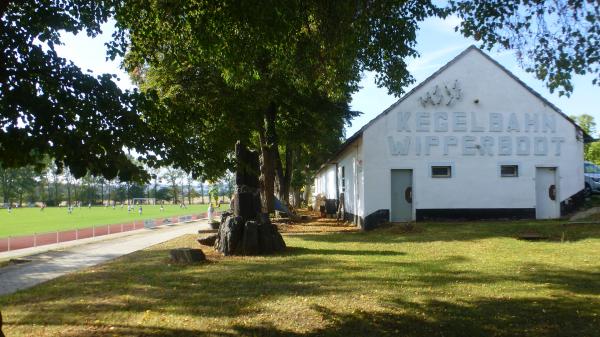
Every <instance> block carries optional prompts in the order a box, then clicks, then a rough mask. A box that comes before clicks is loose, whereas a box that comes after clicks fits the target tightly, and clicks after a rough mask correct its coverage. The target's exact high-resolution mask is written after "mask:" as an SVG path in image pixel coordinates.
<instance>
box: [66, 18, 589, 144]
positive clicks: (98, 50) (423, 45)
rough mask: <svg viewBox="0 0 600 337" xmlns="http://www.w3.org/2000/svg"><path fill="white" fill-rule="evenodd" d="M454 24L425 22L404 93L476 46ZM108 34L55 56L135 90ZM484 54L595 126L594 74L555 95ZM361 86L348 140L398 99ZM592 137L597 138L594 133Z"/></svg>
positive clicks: (83, 39) (71, 40) (510, 62)
mask: <svg viewBox="0 0 600 337" xmlns="http://www.w3.org/2000/svg"><path fill="white" fill-rule="evenodd" d="M459 23H460V19H459V18H457V17H452V16H451V17H448V18H446V19H444V20H442V19H439V18H430V19H427V20H425V21H424V22H423V23H422V24H421V26H420V30H419V32H418V34H417V46H416V49H417V51H418V52H419V54H420V57H419V58H415V59H410V60H409V61H408V62H407V64H408V68H409V71H410V73H411V74H412V76H413V77H414V78H415V80H416V81H415V82H414V84H413V85H412V86H410V87H407V88H406V90H405V92H408V91H409V90H410V89H412V88H413V87H414V86H415V85H417V84H419V83H420V82H422V81H423V80H425V79H426V78H427V77H429V76H430V75H431V74H433V73H434V72H435V71H436V70H438V69H439V68H441V67H442V66H443V65H444V64H446V63H447V62H449V61H450V60H452V59H453V58H454V57H455V56H456V55H458V54H459V53H460V52H462V51H463V50H464V49H466V48H468V47H469V46H470V45H472V44H475V45H477V43H476V41H474V40H472V39H467V38H465V37H463V36H462V35H461V34H459V33H457V32H455V31H454V27H456V26H457V25H458V24H459ZM112 31H113V23H111V22H109V23H106V24H104V25H103V34H101V35H99V36H97V37H96V38H90V37H87V36H86V35H85V34H79V35H77V36H74V35H72V34H63V42H64V45H62V46H58V47H57V52H58V54H59V55H60V56H62V57H64V58H66V59H70V60H72V61H73V62H74V63H75V64H76V65H78V66H79V67H81V68H82V69H83V70H88V69H89V70H91V71H92V72H93V73H96V74H102V73H110V74H116V75H117V76H118V78H119V81H118V82H117V83H118V85H119V86H120V87H121V88H123V89H131V88H133V87H134V86H133V84H132V83H131V81H130V79H129V77H128V75H127V74H126V73H125V72H124V71H123V70H121V68H120V60H116V61H108V60H106V47H105V45H104V44H105V43H106V42H107V41H109V40H110V38H111V33H112ZM488 54H489V55H490V56H491V57H492V58H494V59H495V60H496V61H498V62H499V63H500V64H502V65H503V66H504V67H506V68H507V69H508V70H510V71H511V72H512V73H513V74H515V75H516V76H517V77H519V78H520V79H521V80H522V81H523V82H525V83H526V84H527V85H529V86H530V87H531V88H532V89H534V90H535V91H537V92H538V93H540V94H541V95H542V96H544V97H545V98H546V99H548V100H549V101H550V102H551V103H553V104H554V105H556V106H557V107H558V108H559V109H561V110H562V111H563V112H564V113H565V114H567V115H581V114H589V115H592V116H593V117H594V119H595V120H596V121H597V123H599V126H600V104H597V103H596V104H595V103H593V102H594V101H595V98H596V97H594V96H598V94H599V93H600V87H599V86H594V85H592V79H593V76H591V75H586V76H579V75H575V76H574V78H573V84H574V90H573V93H572V94H571V96H570V97H566V96H563V97H559V96H558V93H554V94H551V93H550V91H549V90H548V89H547V88H546V86H545V85H544V83H543V82H542V81H540V80H538V79H536V78H535V77H534V76H533V74H530V73H527V72H525V71H524V70H523V69H522V68H521V67H520V66H519V64H518V62H517V58H516V57H515V55H514V53H513V52H512V51H506V50H502V51H499V50H493V51H492V52H489V53H488ZM360 86H361V89H360V90H359V91H358V92H356V93H355V94H354V95H353V96H352V103H351V106H352V109H353V110H358V111H361V112H362V113H363V114H362V115H361V116H359V117H357V118H355V119H354V120H353V121H352V125H350V126H347V127H346V130H345V131H346V136H347V137H349V136H351V135H352V134H354V133H355V132H356V131H358V130H359V129H360V128H361V127H362V126H363V125H365V124H366V123H368V122H369V121H370V120H371V119H373V118H375V117H376V116H377V115H378V114H380V113H381V112H383V111H384V110H385V109H387V108H388V107H389V106H390V105H392V104H393V103H394V102H396V101H397V100H398V97H394V96H392V95H389V94H388V93H387V89H386V88H378V87H377V86H376V85H375V83H374V74H373V73H365V74H364V76H363V79H362V81H361V83H360ZM593 136H594V137H597V135H596V134H594V135H593Z"/></svg>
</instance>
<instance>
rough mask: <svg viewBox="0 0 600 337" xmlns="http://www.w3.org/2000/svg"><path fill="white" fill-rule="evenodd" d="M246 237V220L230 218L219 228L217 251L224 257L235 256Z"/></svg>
mask: <svg viewBox="0 0 600 337" xmlns="http://www.w3.org/2000/svg"><path fill="white" fill-rule="evenodd" d="M243 237H244V220H243V219H242V217H239V216H238V217H233V216H229V217H228V218H227V219H225V221H224V222H223V223H221V226H220V227H219V233H218V238H217V240H216V241H215V249H216V250H218V251H219V252H221V253H223V254H224V255H233V254H235V253H236V249H237V248H238V245H239V244H240V242H241V240H242V238H243Z"/></svg>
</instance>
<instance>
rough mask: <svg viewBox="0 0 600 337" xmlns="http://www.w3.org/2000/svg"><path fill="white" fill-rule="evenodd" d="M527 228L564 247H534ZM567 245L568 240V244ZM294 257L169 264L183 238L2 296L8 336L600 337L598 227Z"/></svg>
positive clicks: (486, 229) (331, 247)
mask: <svg viewBox="0 0 600 337" xmlns="http://www.w3.org/2000/svg"><path fill="white" fill-rule="evenodd" d="M524 230H536V231H540V232H543V233H546V234H549V235H551V237H552V238H554V239H557V240H556V241H546V242H526V241H519V240H516V239H515V238H514V236H515V235H516V234H517V233H519V232H521V231H524ZM563 232H564V239H565V241H564V242H561V240H560V238H563ZM284 238H285V240H286V242H287V244H288V246H289V247H288V250H287V252H285V253H283V254H280V255H276V256H270V257H221V256H219V255H216V254H215V253H214V252H213V251H212V249H211V248H209V247H202V248H203V250H204V251H205V252H206V253H207V255H208V257H209V259H210V262H208V263H205V264H202V265H195V266H182V265H173V264H170V263H169V262H168V260H167V258H166V257H167V255H168V250H169V249H170V248H173V247H182V246H189V247H198V244H197V243H195V241H194V239H195V238H194V236H191V235H190V236H184V237H181V238H178V239H175V240H173V241H170V242H168V243H165V244H161V245H158V246H155V247H152V248H151V249H148V250H145V251H140V252H137V253H134V254H131V255H129V256H125V257H122V258H119V259H117V260H115V261H113V262H110V263H107V264H104V265H101V266H98V267H94V268H90V269H87V270H85V271H83V272H79V273H75V274H71V275H68V276H65V277H61V278H59V279H56V280H53V281H50V282H47V283H45V284H42V285H40V286H37V287H34V288H32V289H29V290H26V291H21V292H18V293H16V294H13V295H10V296H4V297H0V309H1V310H2V313H3V315H4V323H5V325H6V326H5V333H6V334H7V336H11V337H13V336H156V337H158V336H445V337H448V336H470V337H472V336H548V337H550V336H565V337H567V336H568V337H573V336H600V259H599V258H598V256H599V253H600V226H598V225H578V226H569V227H566V228H565V227H563V226H562V225H560V224H558V223H557V222H537V223H536V222H487V223H467V224H464V223H448V224H440V223H436V224H419V225H417V226H416V227H415V229H413V230H411V231H410V232H407V231H405V230H404V229H403V228H402V227H399V226H396V227H390V228H386V229H381V230H377V231H372V232H368V233H360V232H359V233H356V232H355V233H352V232H345V233H324V234H297V233H295V234H286V235H285V236H284Z"/></svg>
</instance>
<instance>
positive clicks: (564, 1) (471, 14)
mask: <svg viewBox="0 0 600 337" xmlns="http://www.w3.org/2000/svg"><path fill="white" fill-rule="evenodd" d="M450 8H451V12H453V13H455V14H457V15H458V16H459V17H460V18H461V19H462V20H463V21H462V23H461V24H460V27H459V28H457V29H458V30H460V32H461V33H462V34H463V35H465V36H467V37H473V38H475V39H476V40H480V41H481V43H482V46H483V47H485V48H487V49H491V48H492V47H494V46H500V47H503V48H505V49H512V50H515V51H516V54H517V57H518V58H519V60H520V61H521V63H522V64H523V65H524V67H525V69H526V70H527V71H528V72H532V73H534V74H535V75H536V77H537V78H538V79H540V80H543V81H544V82H546V85H547V87H548V88H549V89H550V92H554V90H557V89H558V93H559V95H567V96H568V95H570V93H571V92H572V91H573V84H572V82H571V80H572V75H573V74H577V75H584V74H587V73H589V74H592V75H594V80H593V83H594V84H597V85H600V82H599V80H600V48H598V41H600V2H598V1H591V0H550V1H529V0H512V1H505V0H451V1H450Z"/></svg>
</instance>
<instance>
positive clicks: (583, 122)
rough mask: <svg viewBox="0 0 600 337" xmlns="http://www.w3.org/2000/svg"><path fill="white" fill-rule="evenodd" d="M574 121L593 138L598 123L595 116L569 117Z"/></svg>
mask: <svg viewBox="0 0 600 337" xmlns="http://www.w3.org/2000/svg"><path fill="white" fill-rule="evenodd" d="M569 117H570V118H571V119H572V120H574V121H575V123H577V125H579V126H580V127H581V128H582V129H583V131H585V133H587V134H588V135H590V136H592V137H593V135H594V134H595V133H596V122H595V121H594V116H591V115H588V114H583V115H579V116H569Z"/></svg>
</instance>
